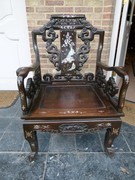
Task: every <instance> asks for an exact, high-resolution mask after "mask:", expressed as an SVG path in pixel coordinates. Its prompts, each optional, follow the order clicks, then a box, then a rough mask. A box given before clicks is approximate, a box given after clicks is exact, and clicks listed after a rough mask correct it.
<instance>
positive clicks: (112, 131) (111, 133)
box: [104, 127, 120, 156]
mask: <svg viewBox="0 0 135 180" xmlns="http://www.w3.org/2000/svg"><path fill="white" fill-rule="evenodd" d="M119 132H120V128H119V127H117V128H114V127H112V128H108V129H107V131H106V134H105V140H104V147H105V151H106V153H107V155H109V156H111V155H113V153H114V150H113V148H112V144H113V141H114V139H115V138H116V137H117V136H118V135H119Z"/></svg>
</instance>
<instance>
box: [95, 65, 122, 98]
mask: <svg viewBox="0 0 135 180" xmlns="http://www.w3.org/2000/svg"><path fill="white" fill-rule="evenodd" d="M96 82H97V84H98V86H99V87H100V88H102V89H103V91H104V92H105V93H106V94H108V95H109V96H111V97H114V96H115V95H116V94H117V93H118V91H119V88H118V86H117V84H116V82H115V80H114V78H113V77H110V78H109V80H108V81H107V80H106V76H105V75H104V72H103V69H102V68H100V67H98V68H97V74H96Z"/></svg>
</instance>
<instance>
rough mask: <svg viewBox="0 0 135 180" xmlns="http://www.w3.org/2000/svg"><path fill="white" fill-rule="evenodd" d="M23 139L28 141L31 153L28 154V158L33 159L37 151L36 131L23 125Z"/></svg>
mask: <svg viewBox="0 0 135 180" xmlns="http://www.w3.org/2000/svg"><path fill="white" fill-rule="evenodd" d="M23 129H24V135H25V139H26V140H27V141H28V142H29V145H30V147H31V151H32V152H31V154H30V155H29V160H30V161H34V160H35V156H36V155H37V153H38V140H37V132H36V131H33V130H32V129H30V128H27V125H24V126H23Z"/></svg>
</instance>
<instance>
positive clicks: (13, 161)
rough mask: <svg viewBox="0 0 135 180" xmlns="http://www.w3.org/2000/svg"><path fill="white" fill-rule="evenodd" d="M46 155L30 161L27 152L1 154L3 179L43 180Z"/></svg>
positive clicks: (0, 161)
mask: <svg viewBox="0 0 135 180" xmlns="http://www.w3.org/2000/svg"><path fill="white" fill-rule="evenodd" d="M45 162H46V156H45V155H38V159H37V160H36V161H35V162H32V163H30V162H29V161H28V158H27V154H0V179H1V180H42V179H43V172H44V166H45Z"/></svg>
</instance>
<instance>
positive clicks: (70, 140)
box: [49, 134, 76, 152]
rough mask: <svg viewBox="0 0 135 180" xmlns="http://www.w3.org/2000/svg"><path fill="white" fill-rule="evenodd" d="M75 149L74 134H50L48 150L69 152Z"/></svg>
mask: <svg viewBox="0 0 135 180" xmlns="http://www.w3.org/2000/svg"><path fill="white" fill-rule="evenodd" d="M75 150H76V148H75V136H74V135H62V134H51V139H50V145H49V151H50V152H71V151H75Z"/></svg>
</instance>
